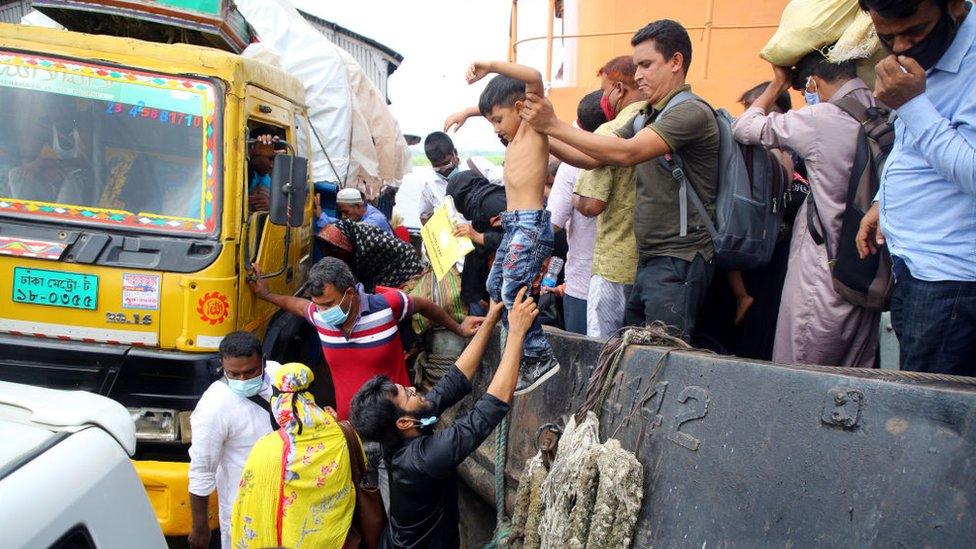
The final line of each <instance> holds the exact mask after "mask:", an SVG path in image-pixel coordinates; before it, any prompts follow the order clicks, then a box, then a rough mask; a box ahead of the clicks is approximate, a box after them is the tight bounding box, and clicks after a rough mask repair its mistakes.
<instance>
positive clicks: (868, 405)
mask: <svg viewBox="0 0 976 549" xmlns="http://www.w3.org/2000/svg"><path fill="white" fill-rule="evenodd" d="M550 342H551V343H552V346H553V348H554V350H555V352H556V355H557V357H558V358H559V361H560V363H561V364H562V369H561V371H560V373H559V374H558V375H557V376H555V377H554V378H552V379H551V380H549V381H548V382H547V383H546V384H545V385H543V386H542V387H540V388H539V389H537V390H536V391H534V392H532V393H530V394H529V395H526V396H523V397H516V399H515V403H514V406H513V409H512V412H511V416H510V419H509V448H508V464H507V467H506V476H507V480H508V482H507V485H508V490H507V494H506V495H507V498H506V499H507V500H508V504H507V507H508V511H509V512H511V505H512V504H513V502H514V492H515V489H516V481H517V478H518V475H519V472H520V471H521V469H522V466H523V464H524V463H525V461H526V460H527V459H528V458H530V457H531V456H532V455H533V454H534V453H535V447H534V439H535V433H536V429H537V428H538V427H539V426H540V425H542V424H544V423H547V422H560V423H563V422H565V420H566V419H567V418H568V415H569V414H571V413H572V412H574V411H575V410H576V409H577V407H578V406H579V404H580V403H581V401H582V397H583V392H584V390H585V387H586V383H587V381H588V380H589V377H590V375H591V373H592V372H593V370H594V368H595V366H596V362H597V357H598V355H599V353H600V350H601V344H600V342H597V341H593V340H589V339H587V338H583V337H577V336H572V335H568V334H565V333H563V332H555V331H554V332H550ZM498 351H499V350H498V348H497V344H496V345H494V346H493V347H492V348H491V349H490V350H489V352H488V354H487V356H486V359H485V365H484V367H483V369H482V371H481V372H480V373H479V374H478V376H477V378H476V380H475V382H476V383H475V385H476V389H475V391H474V393H473V396H479V395H480V394H482V393H483V392H484V390H485V389H486V388H487V385H488V381H489V380H490V378H491V375H492V373H493V371H494V365H495V364H497V362H498V359H499V352H498ZM660 361H663V363H661V364H660V370H659V372H658V374H657V376H656V377H655V378H653V379H652V378H651V374H652V372H654V371H655V369H656V368H657V367H658V365H659V362H660ZM473 396H472V397H469V398H468V399H466V400H465V401H464V402H462V403H461V405H460V406H459V408H458V409H459V410H466V409H467V408H468V407H469V406H470V405H471V404H472V402H473V400H472V398H473ZM601 435H602V438H603V440H606V438H608V437H611V436H612V437H613V438H617V439H619V440H620V441H621V443H622V445H623V446H624V447H625V448H627V449H629V450H631V451H634V452H635V453H636V454H637V456H638V458H639V459H640V461H641V462H642V463H643V464H644V475H645V478H644V486H645V492H644V506H643V509H642V512H641V516H640V520H639V522H638V531H637V535H636V537H635V543H634V546H635V547H651V546H653V547H759V546H779V547H783V546H787V547H789V546H793V547H810V546H817V547H832V546H854V547H872V546H873V547H892V546H899V547H921V546H927V547H973V546H976V386H974V385H972V384H971V382H968V380H967V379H965V378H959V380H958V381H945V380H942V381H926V380H919V379H909V378H907V377H906V376H905V375H904V374H898V373H890V372H882V371H878V370H873V371H863V370H862V371H857V370H851V369H841V368H824V367H793V366H778V365H773V364H769V363H764V362H755V361H749V360H740V359H736V358H731V357H721V356H715V355H704V354H700V353H689V352H672V353H670V354H667V353H666V350H664V349H660V348H655V347H631V348H629V349H628V350H627V351H626V354H625V358H624V360H623V362H622V363H621V366H620V377H619V379H618V382H617V383H616V384H615V386H614V388H613V389H612V390H611V392H610V395H609V397H608V401H607V403H606V406H605V407H604V410H603V413H602V414H601ZM493 440H494V438H493V437H492V438H489V440H488V442H487V443H486V444H484V445H483V446H482V448H481V449H480V450H479V452H478V454H477V455H475V456H472V457H471V458H470V459H469V460H468V461H467V462H465V464H464V466H463V468H462V476H463V477H464V479H465V481H466V482H467V483H468V484H469V485H470V486H472V487H473V488H474V489H475V491H476V492H478V493H479V494H480V495H481V496H482V497H484V498H485V499H486V500H487V501H493V500H494V492H493V489H492V482H491V478H492V474H493V471H494V461H493V456H494V443H493Z"/></svg>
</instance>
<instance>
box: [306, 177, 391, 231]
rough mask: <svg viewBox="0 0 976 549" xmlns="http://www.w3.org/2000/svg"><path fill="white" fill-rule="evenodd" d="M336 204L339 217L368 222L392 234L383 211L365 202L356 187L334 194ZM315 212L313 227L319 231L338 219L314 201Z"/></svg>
mask: <svg viewBox="0 0 976 549" xmlns="http://www.w3.org/2000/svg"><path fill="white" fill-rule="evenodd" d="M336 206H337V207H338V208H339V217H340V218H342V219H349V220H351V221H358V222H362V223H369V224H370V225H375V226H377V227H379V228H381V229H383V230H384V231H386V232H388V233H390V234H393V227H391V226H390V222H389V221H388V220H387V219H386V216H385V215H383V212H381V211H379V210H378V209H377V208H376V207H374V206H373V205H372V204H368V203H366V200H365V199H364V198H363V193H361V192H360V191H359V190H358V189H352V188H346V189H342V190H340V191H339V193H338V194H337V195H336ZM316 214H317V222H316V227H315V228H316V230H319V231H321V230H322V228H323V227H325V226H326V225H328V224H329V223H335V222H336V221H338V219H336V218H334V217H332V216H330V215H329V214H327V213H325V212H323V211H322V208H321V207H320V206H319V205H318V202H316Z"/></svg>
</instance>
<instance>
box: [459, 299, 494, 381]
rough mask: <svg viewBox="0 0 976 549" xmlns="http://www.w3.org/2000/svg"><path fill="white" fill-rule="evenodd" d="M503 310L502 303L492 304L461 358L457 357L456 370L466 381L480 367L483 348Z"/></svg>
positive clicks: (486, 344) (483, 352)
mask: <svg viewBox="0 0 976 549" xmlns="http://www.w3.org/2000/svg"><path fill="white" fill-rule="evenodd" d="M504 308H505V304H504V303H495V302H492V304H491V308H490V309H488V316H486V317H485V321H484V322H483V323H482V324H481V327H480V328H478V333H476V334H475V335H474V338H472V339H471V342H470V343H468V346H467V347H465V348H464V351H463V352H462V353H461V356H459V357H458V359H457V362H455V363H454V364H455V365H457V367H458V370H461V373H462V374H464V377H466V378H468V381H470V380H471V378H472V377H474V374H475V372H477V371H478V366H480V365H481V357H482V356H484V354H485V348H486V347H488V341H489V340H490V339H491V331H492V330H494V329H495V325H496V324H498V321H499V320H500V319H501V318H502V309H504Z"/></svg>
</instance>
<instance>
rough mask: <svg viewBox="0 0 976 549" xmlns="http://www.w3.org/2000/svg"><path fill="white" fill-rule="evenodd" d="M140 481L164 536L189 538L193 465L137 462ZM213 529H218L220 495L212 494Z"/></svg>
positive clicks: (211, 515)
mask: <svg viewBox="0 0 976 549" xmlns="http://www.w3.org/2000/svg"><path fill="white" fill-rule="evenodd" d="M132 465H134V466H135V468H136V472H137V473H139V479H140V480H142V485H143V487H145V489H146V495H147V496H148V497H149V502H150V503H151V504H152V506H153V511H154V512H155V513H156V519H157V520H158V521H159V527H160V529H162V531H163V535H164V536H187V535H189V534H190V528H191V527H192V526H193V521H192V517H191V516H190V492H189V477H188V473H189V471H190V464H189V463H178V462H172V461H138V460H133V461H132ZM207 519H208V520H209V522H210V529H211V530H214V529H216V528H217V527H218V526H219V524H218V521H217V493H216V492H214V493H213V494H211V495H210V508H209V510H208V511H207Z"/></svg>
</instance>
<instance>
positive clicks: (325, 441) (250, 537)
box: [231, 363, 356, 549]
mask: <svg viewBox="0 0 976 549" xmlns="http://www.w3.org/2000/svg"><path fill="white" fill-rule="evenodd" d="M273 377H274V379H273V380H272V384H273V386H274V389H273V396H272V397H271V406H272V410H273V411H274V414H275V417H276V418H277V420H278V424H279V425H281V426H282V427H281V428H280V429H278V430H277V431H275V432H273V433H270V434H268V435H265V436H264V437H263V438H261V439H260V440H259V441H258V442H257V444H255V445H254V448H253V449H252V450H251V454H250V456H248V458H247V463H245V465H244V470H243V472H242V473H241V481H240V490H239V492H238V494H237V500H236V501H235V502H234V511H233V519H232V520H233V522H232V526H231V540H232V545H233V547H234V548H235V549H248V548H258V547H274V546H281V547H293V548H301V547H316V548H318V547H323V548H332V547H335V548H339V547H342V544H343V542H344V541H345V539H346V535H347V533H348V531H349V526H350V525H351V523H352V516H353V510H354V508H355V503H356V493H355V489H354V487H353V483H352V477H351V471H352V470H351V467H350V463H349V450H348V447H347V446H346V440H345V437H344V436H343V433H342V430H341V429H340V427H339V424H338V423H337V420H336V417H335V412H334V411H332V410H331V409H325V410H323V409H322V408H319V407H318V406H317V405H316V404H315V399H314V398H313V397H312V395H311V393H309V392H307V390H308V387H309V385H310V384H311V383H312V379H313V375H312V371H311V370H309V369H308V367H306V366H304V365H302V364H297V363H290V364H285V365H283V366H281V367H280V368H279V369H278V370H277V371H276V372H275V374H274V376H273Z"/></svg>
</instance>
